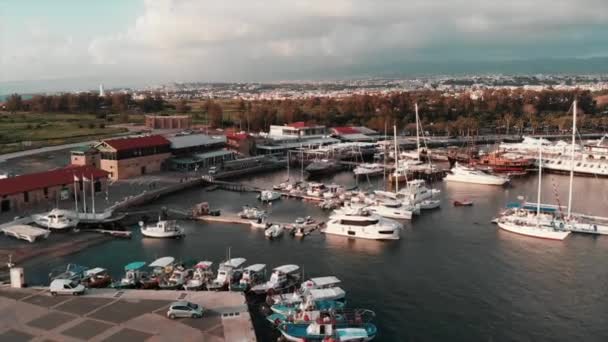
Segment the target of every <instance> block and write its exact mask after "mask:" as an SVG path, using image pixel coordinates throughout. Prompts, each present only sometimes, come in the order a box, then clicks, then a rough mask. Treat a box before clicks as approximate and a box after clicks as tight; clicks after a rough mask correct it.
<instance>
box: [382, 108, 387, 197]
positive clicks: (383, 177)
mask: <svg viewBox="0 0 608 342" xmlns="http://www.w3.org/2000/svg"><path fill="white" fill-rule="evenodd" d="M387 130H388V127H387V124H386V119H385V120H384V168H383V170H382V180H383V181H384V190H386V152H388V151H387V150H386V141H387V137H386V135H387Z"/></svg>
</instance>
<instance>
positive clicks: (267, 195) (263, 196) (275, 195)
mask: <svg viewBox="0 0 608 342" xmlns="http://www.w3.org/2000/svg"><path fill="white" fill-rule="evenodd" d="M258 199H259V200H260V201H262V202H272V201H276V200H278V199H281V193H280V192H276V191H270V190H263V191H262V192H260V194H259V195H258Z"/></svg>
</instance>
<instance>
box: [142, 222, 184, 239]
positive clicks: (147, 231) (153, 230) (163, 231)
mask: <svg viewBox="0 0 608 342" xmlns="http://www.w3.org/2000/svg"><path fill="white" fill-rule="evenodd" d="M139 227H140V230H141V234H142V235H143V236H145V237H151V238H180V237H183V236H184V235H185V234H184V230H183V229H182V228H181V227H180V226H179V225H178V224H177V222H176V221H174V220H158V222H156V224H154V225H145V224H144V223H143V222H141V221H140V222H139Z"/></svg>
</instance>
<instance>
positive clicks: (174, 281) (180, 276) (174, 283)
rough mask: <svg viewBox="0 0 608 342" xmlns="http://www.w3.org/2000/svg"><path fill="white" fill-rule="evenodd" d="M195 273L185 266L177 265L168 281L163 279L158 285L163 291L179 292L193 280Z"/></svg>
mask: <svg viewBox="0 0 608 342" xmlns="http://www.w3.org/2000/svg"><path fill="white" fill-rule="evenodd" d="M193 273H194V271H193V270H192V269H189V268H187V267H186V266H185V265H177V266H175V267H174V268H173V272H172V273H171V276H170V277H169V278H168V279H163V280H161V282H160V283H159V284H158V287H159V288H160V289H161V290H179V289H181V288H182V287H183V286H184V284H186V282H187V281H188V280H189V279H190V278H192V275H193Z"/></svg>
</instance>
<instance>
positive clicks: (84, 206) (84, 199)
mask: <svg viewBox="0 0 608 342" xmlns="http://www.w3.org/2000/svg"><path fill="white" fill-rule="evenodd" d="M86 180H87V177H85V176H82V210H83V212H84V213H85V214H86V213H87V184H86Z"/></svg>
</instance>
